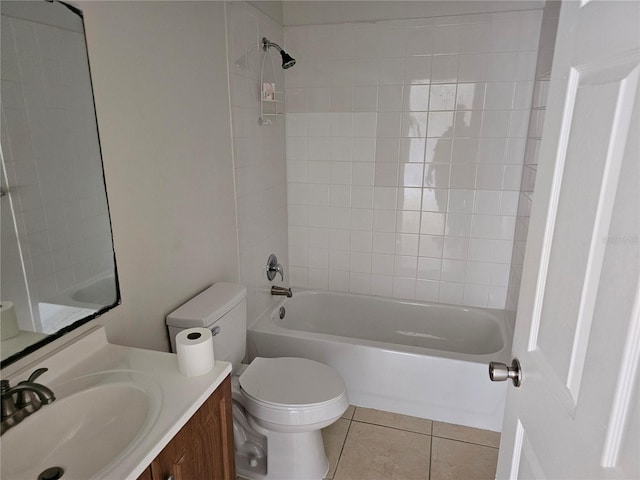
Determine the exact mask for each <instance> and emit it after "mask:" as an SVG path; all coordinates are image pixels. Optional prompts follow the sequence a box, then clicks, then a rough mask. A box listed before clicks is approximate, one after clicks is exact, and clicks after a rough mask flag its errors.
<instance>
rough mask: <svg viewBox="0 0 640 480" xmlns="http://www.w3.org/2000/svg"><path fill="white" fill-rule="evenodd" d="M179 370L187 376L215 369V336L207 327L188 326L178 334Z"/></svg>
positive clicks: (194, 375) (195, 375) (202, 373)
mask: <svg viewBox="0 0 640 480" xmlns="http://www.w3.org/2000/svg"><path fill="white" fill-rule="evenodd" d="M176 353H177V354H178V370H180V373H182V374H183V375H185V376H187V377H197V376H198V375H204V374H205V373H208V372H210V371H211V370H212V369H213V365H214V363H215V358H214V355H213V336H212V335H211V331H210V330H209V329H207V328H201V327H197V328H187V329H186V330H183V331H181V332H180V333H178V335H176Z"/></svg>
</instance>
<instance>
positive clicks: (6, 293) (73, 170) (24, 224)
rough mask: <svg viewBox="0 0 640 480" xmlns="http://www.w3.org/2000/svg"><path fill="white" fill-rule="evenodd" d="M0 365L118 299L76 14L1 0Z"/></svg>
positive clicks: (56, 5) (58, 5)
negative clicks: (0, 309) (0, 236)
mask: <svg viewBox="0 0 640 480" xmlns="http://www.w3.org/2000/svg"><path fill="white" fill-rule="evenodd" d="M0 9H1V11H0V13H1V19H2V25H1V30H0V32H1V35H2V38H1V49H2V50H1V56H0V59H1V62H2V65H1V69H0V76H1V79H2V90H1V100H2V102H1V110H2V111H1V113H2V119H1V120H2V121H1V127H2V128H1V134H2V138H1V140H2V144H1V145H2V149H1V152H0V153H1V160H2V165H1V166H2V168H1V171H0V180H1V185H0V187H1V192H0V195H1V197H0V207H1V213H0V215H1V216H0V221H1V225H0V232H1V235H2V238H1V239H0V250H1V258H0V296H1V302H2V307H1V308H2V324H1V325H0V334H1V342H0V354H1V360H2V367H4V366H6V365H8V364H10V363H12V362H14V361H16V360H18V359H19V358H21V357H23V356H24V355H26V354H28V353H31V352H33V351H35V350H36V349H38V348H40V347H42V346H43V345H45V344H46V343H48V342H50V341H52V340H53V339H55V338H58V337H60V336H61V335H64V334H65V333H68V332H70V331H71V330H73V329H74V328H77V327H79V326H80V325H82V324H83V323H86V322H87V321H89V320H91V319H93V318H95V317H96V316H98V315H100V314H102V313H103V312H105V311H106V310H108V309H110V308H113V307H114V306H115V305H117V304H118V303H119V301H120V294H119V289H118V280H117V276H116V264H115V255H114V250H113V241H112V236H111V223H110V219H109V209H108V204H107V194H106V188H105V182H104V175H103V169H102V157H101V152H100V141H99V137H98V128H97V123H96V114H95V108H94V103H93V90H92V87H91V76H90V71H89V61H88V56H87V48H86V43H85V35H84V23H83V18H82V13H81V12H80V11H79V10H78V9H76V8H75V7H73V6H70V5H67V4H64V3H62V2H58V1H45V0H39V1H33V2H22V1H2V2H1V4H0Z"/></svg>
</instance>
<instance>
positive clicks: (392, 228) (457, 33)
mask: <svg viewBox="0 0 640 480" xmlns="http://www.w3.org/2000/svg"><path fill="white" fill-rule="evenodd" d="M541 17H542V11H541V10H536V11H529V12H512V13H496V14H482V15H464V16H455V17H439V18H431V19H416V20H404V21H380V22H376V23H362V24H340V25H314V26H297V27H286V28H285V49H286V50H287V51H288V52H289V53H290V54H291V55H292V56H294V57H295V58H296V59H297V64H296V66H295V67H294V68H292V69H290V70H287V72H286V87H287V88H286V111H287V115H286V159H287V185H288V216H289V261H290V268H289V269H290V272H291V284H292V285H294V286H299V287H310V288H318V289H328V290H334V291H344V292H354V293H364V294H373V295H382V296H388V297H395V298H404V299H418V300H424V301H437V302H443V303H451V304H463V305H474V306H483V307H486V306H488V307H493V308H504V307H505V303H506V299H507V286H508V280H509V272H510V261H511V254H512V247H513V241H514V229H515V224H516V214H517V205H518V196H519V190H520V182H521V177H522V168H523V157H524V150H525V142H526V136H527V127H528V120H529V111H530V106H531V98H532V90H533V83H534V75H535V67H536V57H537V47H538V38H539V33H540V21H541Z"/></svg>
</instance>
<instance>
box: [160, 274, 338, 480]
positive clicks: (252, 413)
mask: <svg viewBox="0 0 640 480" xmlns="http://www.w3.org/2000/svg"><path fill="white" fill-rule="evenodd" d="M246 295H247V289H246V288H245V287H244V286H242V285H236V284H233V283H224V282H219V283H216V284H214V285H213V286H211V287H209V288H208V289H207V290H205V291H204V292H202V293H200V294H199V295H197V296H196V297H194V298H192V299H191V300H189V301H188V302H187V303H185V304H184V305H182V306H181V307H180V308H178V309H177V310H175V311H174V312H172V313H171V314H169V315H168V316H167V325H168V327H169V336H170V338H171V348H172V350H173V351H175V337H176V335H177V334H178V333H179V332H180V331H181V330H183V329H185V328H191V327H205V328H208V329H210V330H211V332H212V333H213V335H214V337H213V350H214V355H215V358H216V360H225V361H227V362H231V364H232V365H233V377H232V384H231V385H232V393H233V433H234V443H235V451H236V472H237V473H238V474H239V475H240V476H242V477H246V478H249V479H251V480H254V479H255V480H259V479H269V480H273V479H282V480H284V479H287V480H305V479H309V480H312V479H313V480H319V479H322V478H324V477H325V475H326V473H327V471H328V469H329V462H328V461H327V456H326V454H325V451H324V444H323V443H322V434H321V432H320V430H321V429H322V428H324V427H327V426H329V425H331V424H332V423H334V422H335V421H336V420H338V419H339V418H340V416H341V415H342V414H343V413H344V412H345V410H346V409H347V407H348V406H349V401H348V399H347V392H346V388H345V385H344V381H343V380H342V378H341V377H340V375H339V374H338V373H337V372H336V371H335V370H334V369H332V368H331V367H328V366H327V365H323V364H322V363H318V362H314V361H312V360H306V359H303V358H291V357H286V358H260V357H258V358H256V359H255V360H253V361H252V362H251V364H250V365H244V364H242V363H241V362H242V359H243V358H244V355H245V347H246V338H247V335H246V334H247V332H246V330H247V313H246V312H247V307H246Z"/></svg>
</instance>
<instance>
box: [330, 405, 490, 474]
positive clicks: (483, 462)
mask: <svg viewBox="0 0 640 480" xmlns="http://www.w3.org/2000/svg"><path fill="white" fill-rule="evenodd" d="M322 437H323V439H324V444H325V449H326V451H327V456H328V457H329V473H328V475H327V478H328V479H332V480H485V479H493V478H494V476H495V471H496V461H497V459H498V444H499V442H500V434H498V433H495V432H490V431H487V430H479V429H477V428H469V427H463V426H460V425H452V424H449V423H442V422H435V421H431V420H424V419H422V418H416V417H409V416H406V415H398V414H395V413H390V412H383V411H380V410H373V409H369V408H361V407H353V406H351V407H349V409H348V410H347V411H346V412H345V413H344V415H343V416H342V418H341V419H340V420H338V421H337V422H336V423H334V424H333V425H331V426H330V427H328V428H325V429H324V430H323V431H322Z"/></svg>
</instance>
